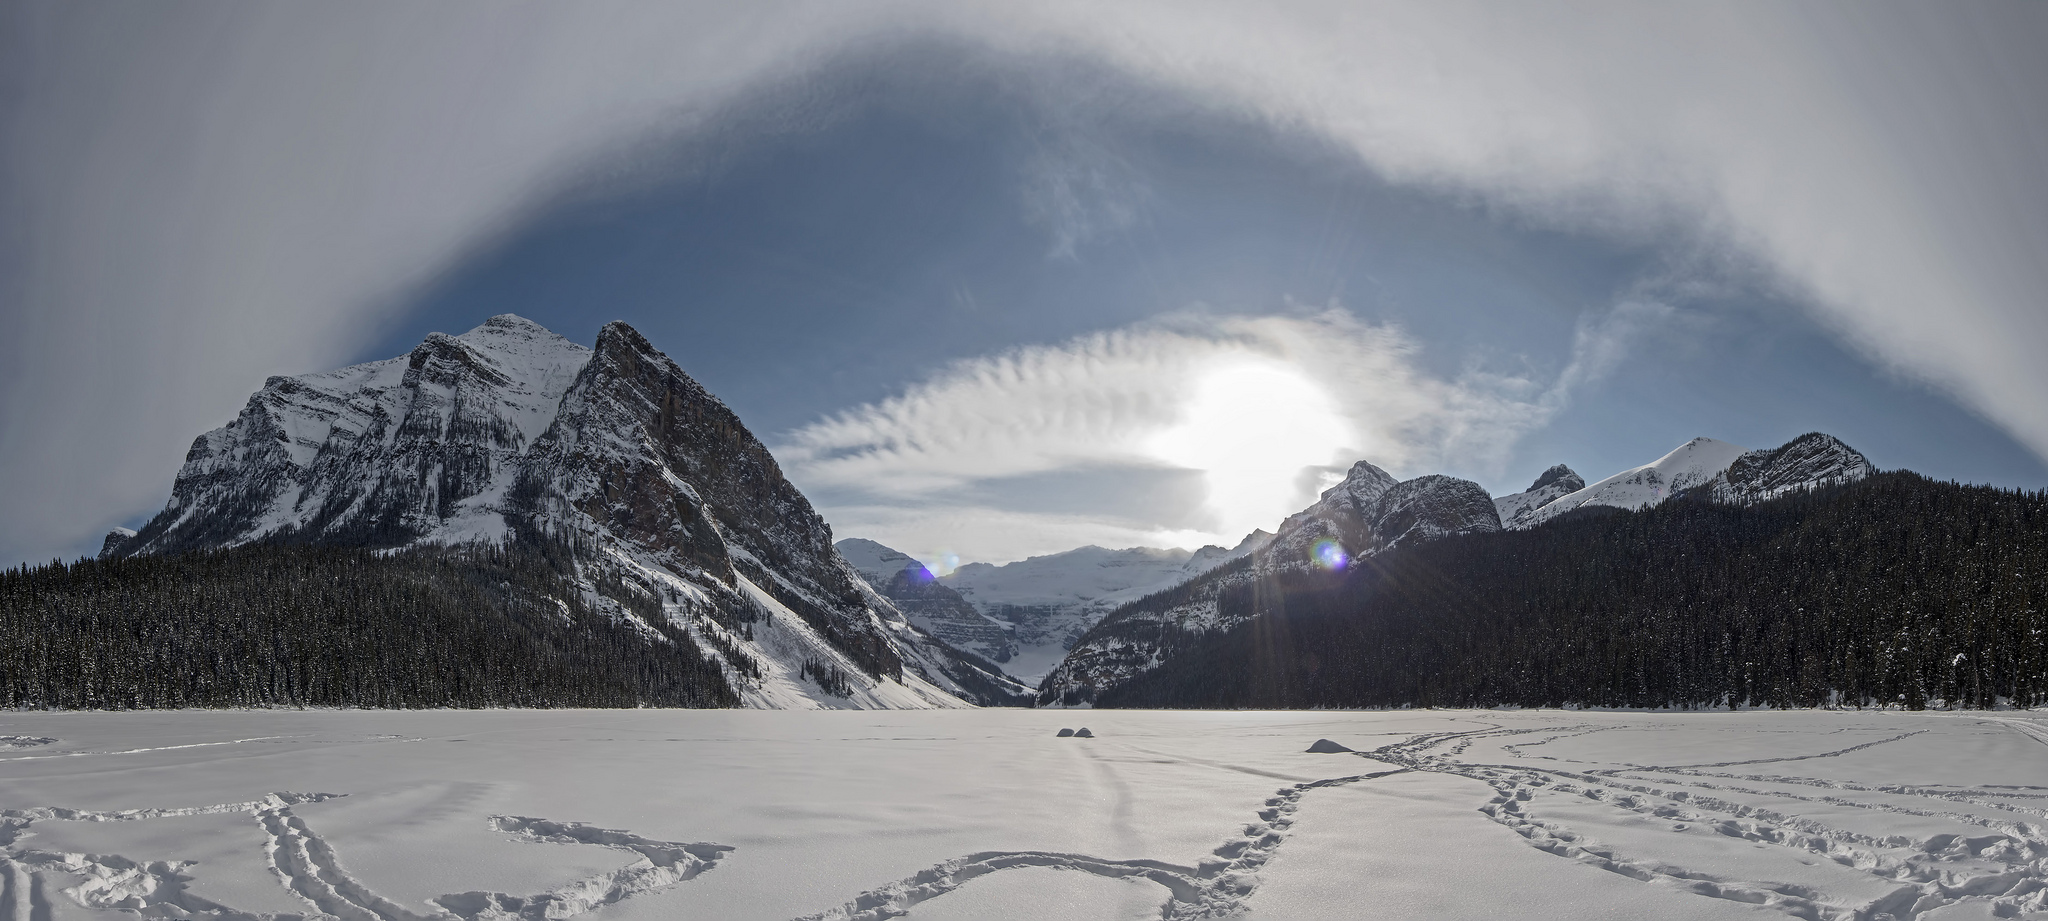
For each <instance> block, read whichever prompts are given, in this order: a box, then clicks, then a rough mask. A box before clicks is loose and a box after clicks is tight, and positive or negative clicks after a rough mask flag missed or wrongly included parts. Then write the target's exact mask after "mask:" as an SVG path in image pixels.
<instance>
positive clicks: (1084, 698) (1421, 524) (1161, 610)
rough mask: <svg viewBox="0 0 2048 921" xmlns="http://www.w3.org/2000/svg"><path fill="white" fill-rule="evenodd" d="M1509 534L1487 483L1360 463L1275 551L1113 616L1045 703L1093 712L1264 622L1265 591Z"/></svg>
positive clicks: (1285, 530) (1078, 648) (1043, 694)
mask: <svg viewBox="0 0 2048 921" xmlns="http://www.w3.org/2000/svg"><path fill="white" fill-rule="evenodd" d="M1500 529H1501V525H1500V516H1499V513H1498V512H1497V511H1496V510H1495V508H1494V502H1493V500H1492V499H1491V498H1489V497H1488V496H1487V495H1486V491H1485V490H1484V489H1482V488H1480V486H1479V484H1477V483H1474V482H1471V481H1469V480H1461V479H1457V478H1454V477H1448V476H1437V475H1431V476H1422V477H1416V478H1415V479H1412V480H1403V481H1396V480H1395V479H1394V478H1393V477H1392V476H1390V475H1389V474H1388V473H1387V472H1386V471H1384V470H1381V469H1380V468H1378V467H1375V466H1373V465H1372V464H1370V463H1367V462H1365V461H1359V462H1358V463H1357V464H1355V465H1353V466H1352V468H1351V470H1350V472H1349V473H1348V474H1347V475H1346V476H1345V478H1344V480H1343V482H1340V483H1338V484H1337V485H1335V486H1332V487H1330V488H1329V489H1327V490H1324V491H1323V494H1322V496H1321V497H1320V498H1319V499H1318V500H1317V501H1316V503H1315V504H1314V505H1311V506H1309V507H1308V508H1306V509H1303V510H1301V511H1300V512H1297V513H1295V514H1294V515H1292V516H1289V517H1288V519H1287V520H1286V521H1284V522H1282V523H1281V525H1280V528H1279V530H1278V531H1277V532H1276V533H1275V534H1274V536H1273V538H1272V539H1271V540H1270V541H1268V542H1266V545H1265V546H1263V547H1260V548H1258V549H1257V550H1255V551H1254V552H1252V553H1249V554H1246V555H1243V556H1240V557H1238V558H1237V559H1234V560H1232V561H1229V562H1227V563H1225V564H1224V565H1220V566H1218V567H1216V568H1214V569H1212V570H1210V571H1209V572H1207V573H1204V574H1203V575H1201V576H1199V577H1197V578H1195V579H1192V580H1189V581H1187V582H1185V583H1182V584H1180V585H1177V586H1174V587H1171V588H1169V589H1167V590H1164V591H1158V592H1154V593H1151V594H1149V595H1147V596H1145V597H1142V598H1138V599H1136V600H1134V601H1132V602H1130V603H1127V604H1125V605H1123V606H1121V607H1119V608H1117V609H1116V610H1115V611H1113V612H1111V613H1109V614H1108V615H1107V616H1105V617H1104V618H1103V619H1102V621H1101V622H1100V623H1098V624H1096V625H1095V626H1094V627H1093V628H1092V629H1090V630H1089V631H1088V632H1087V633H1086V634H1085V635H1084V636H1083V637H1082V638H1081V640H1080V642H1079V643H1077V644H1076V645H1075V646H1074V648H1073V650H1072V651H1071V652H1069V653H1068V654H1067V657H1066V658H1065V659H1064V660H1062V661H1061V662H1060V663H1059V665H1058V667H1057V668H1054V669H1053V670H1052V671H1051V672H1050V673H1048V674H1047V675H1046V677H1045V678H1044V680H1043V681H1041V682H1040V684H1039V689H1038V702H1039V704H1040V705H1059V704H1069V705H1071V704H1085V703H1086V702H1088V701H1089V700H1091V699H1093V697H1094V694H1095V692H1096V691H1098V690H1100V689H1102V688H1106V687H1109V686H1111V685H1113V684H1117V683H1120V682H1123V681H1126V680H1129V679H1130V678H1131V677H1132V676H1134V675H1137V674H1140V673H1142V672H1145V671H1148V670H1150V669H1153V668H1156V667H1158V665H1159V664H1160V663H1161V662H1163V661H1165V660H1166V659H1167V658H1169V657H1171V656H1172V655H1173V654H1174V653H1175V652H1176V651H1177V650H1178V649H1180V648H1182V647H1184V646H1185V645H1186V644H1187V643H1188V641H1189V639H1190V638H1191V637H1195V636H1199V635H1201V634H1204V633H1208V632H1211V631H1219V630H1228V629H1230V628H1231V627H1234V626H1236V625H1237V624H1239V623H1242V622H1244V621H1246V620H1249V619H1251V618H1254V617H1257V616H1259V614H1261V613H1262V612H1263V611H1264V608H1263V607H1262V606H1261V603H1262V597H1261V596H1262V595H1271V596H1272V597H1277V596H1278V593H1277V592H1274V593H1262V592H1260V591H1258V590H1257V589H1258V587H1259V586H1260V585H1270V584H1273V583H1274V581H1275V580H1279V579H1293V580H1299V579H1303V578H1312V577H1313V575H1314V574H1315V573H1316V572H1317V571H1318V570H1334V569H1343V568H1345V567H1347V566H1349V565H1352V564H1354V563H1355V562H1356V561H1358V560H1361V559H1364V558H1367V557H1370V556H1372V555H1374V554H1378V553H1382V552H1384V551H1386V550H1388V549H1391V548H1393V547H1396V546H1401V545H1404V544H1413V543H1421V542H1426V541H1431V540H1437V539H1441V538H1444V537H1450V536H1454V535H1460V534H1484V533H1490V532H1495V531H1499V530H1500Z"/></svg>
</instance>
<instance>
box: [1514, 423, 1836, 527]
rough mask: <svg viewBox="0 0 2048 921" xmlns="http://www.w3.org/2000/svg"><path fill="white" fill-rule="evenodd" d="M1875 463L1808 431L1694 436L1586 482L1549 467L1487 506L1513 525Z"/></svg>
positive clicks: (1818, 483)
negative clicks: (1755, 447)
mask: <svg viewBox="0 0 2048 921" xmlns="http://www.w3.org/2000/svg"><path fill="white" fill-rule="evenodd" d="M1875 469H1876V468H1874V467H1872V466H1871V465H1870V461H1869V459H1868V458H1865V457H1864V456H1863V454H1862V453H1861V452H1858V451H1857V450H1856V449H1855V448H1851V447H1849V446H1848V445H1846V444H1844V443H1842V440H1841V439H1839V438H1836V437H1834V436H1833V435H1826V434H1822V433H1820V432H1808V433H1807V434H1804V435H1801V436H1799V437H1797V438H1794V439H1792V440H1791V441H1788V442H1786V443H1785V444H1783V445H1780V446H1779V447H1777V448H1774V449H1769V450H1763V451H1748V450H1745V449H1743V448H1741V447H1738V446H1736V445H1732V444H1729V443H1728V442H1725V441H1716V440H1714V439H1712V438H1695V439H1693V440H1691V441H1688V442H1686V443H1685V444H1682V445H1679V446H1678V447H1677V448H1676V449H1674V450H1673V451H1671V453H1669V454H1666V455H1664V456H1663V457H1660V458H1658V459H1656V460H1654V461H1651V462H1650V463H1647V464H1644V465H1642V466H1640V467H1632V468H1630V469H1627V470H1623V471H1622V472H1620V473H1617V474H1615V475H1613V476H1610V477H1608V478H1606V479H1604V480H1601V481H1599V482H1597V483H1594V484H1592V485H1591V486H1587V485H1585V484H1584V481H1583V480H1580V479H1579V476H1578V474H1576V473H1573V472H1572V471H1571V469H1570V468H1568V467H1565V466H1563V465H1559V466H1556V467H1552V468H1550V469H1549V470H1547V471H1545V472H1544V474H1543V476H1541V477H1539V478H1537V480H1536V482H1535V484H1533V485H1532V486H1530V488H1529V489H1528V491H1526V492H1520V493H1516V494H1514V495H1509V496H1501V497H1500V498H1498V499H1495V500H1494V505H1495V507H1496V509H1497V510H1498V511H1499V514H1500V517H1501V524H1502V526H1503V527H1505V528H1508V529H1509V530H1520V529H1523V528H1533V527H1535V526H1537V525H1539V524H1542V523H1544V522H1546V521H1551V520H1553V519H1555V518H1557V517H1558V516H1559V515H1563V514H1565V513H1567V512H1572V511H1577V510H1579V509H1582V508H1616V509H1624V510H1634V509H1640V508H1647V507H1649V506H1652V505H1656V504H1658V503H1660V502H1663V501H1665V500H1667V499H1670V498H1671V497H1673V496H1676V495H1681V494H1686V493H1699V494H1703V495H1706V496H1707V497H1709V498H1711V499H1713V500H1714V501H1716V502H1729V503H1734V504H1738V505H1750V504H1754V503H1757V502H1763V501H1767V500H1770V499H1775V498H1777V497H1779V496H1784V495H1789V494H1792V493H1795V492H1800V491H1802V490H1808V489H1817V488H1820V487H1822V486H1831V485H1839V484H1842V483H1853V482H1855V481H1857V480H1860V479H1863V478H1864V477H1867V476H1869V475H1870V474H1872V473H1874V472H1875ZM1573 484H1576V485H1573ZM1564 487H1571V488H1570V489H1565V488H1564Z"/></svg>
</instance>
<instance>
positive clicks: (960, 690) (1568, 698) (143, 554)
mask: <svg viewBox="0 0 2048 921" xmlns="http://www.w3.org/2000/svg"><path fill="white" fill-rule="evenodd" d="M835 536H836V535H834V534H833V532H832V529H831V528H830V526H829V525H828V524H827V523H826V522H825V521H824V519H823V518H822V517H820V515H819V514H818V513H817V511H816V510H815V509H813V508H812V506H811V504H810V503H809V501H808V500H807V499H806V498H805V497H804V496H803V494H802V493H801V492H800V491H799V490H798V489H797V488H796V487H795V486H794V485H792V484H791V483H790V482H789V480H788V479H787V478H786V477H784V475H783V473H782V470H781V468H780V467H779V466H778V464H777V463H776V460H775V458H774V457H773V456H772V455H771V454H770V452H769V450H768V449H767V447H766V446H765V445H763V444H762V442H761V441H760V440H759V439H757V438H756V437H755V436H754V435H753V434H752V433H751V432H750V431H748V429H747V427H746V426H745V424H744V423H743V422H742V421H741V420H740V419H739V418H738V416H737V415H735V414H734V413H733V412H732V411H731V410H730V409H729V408H728V407H727V406H726V405H725V404H724V403H723V402H721V401H720V400H719V399H718V398H717V397H715V396H713V395H712V394H711V393H710V392H709V391H707V390H705V388H704V387H703V386H702V385H700V384H699V383H697V382H696V381H695V380H694V379H692V378H691V377H690V376H689V375H688V374H687V373H685V372H684V371H683V369H682V368H680V367H678V366H677V365H676V363H675V362H674V361H672V360H670V359H669V358H668V357H667V356H666V355H664V354H662V352H661V351H660V350H659V349H657V348H656V347H655V346H654V345H653V344H652V343H650V342H648V341H647V340H646V339H645V338H644V337H642V336H641V335H640V334H639V333H638V332H636V331H635V330H633V329H632V328H631V327H629V326H627V325H625V324H623V323H613V324H610V325H608V326H606V327H604V328H603V329H602V330H601V331H599V333H598V335H597V337H596V341H595V345H594V346H593V347H589V348H586V347H584V346H582V345H579V344H577V343H575V342H572V341H570V340H568V339H566V338H564V337H562V336H560V335H557V334H556V333H554V332H552V331H550V330H547V329H544V328H542V327H540V326H538V325H537V324H534V323H532V322H530V321H528V320H525V319H523V318H520V317H517V316H512V315H503V316H497V317H493V318H491V319H490V320H488V321H486V322H485V323H484V324H483V325H481V326H478V327H477V328H476V329H473V330H470V331H469V332H466V333H463V334H461V335H459V336H449V335H443V334H439V333H436V334H433V335H430V336H428V337H427V339H426V340H425V341H423V342H421V343H420V345H419V346H418V347H416V348H414V349H413V350H412V351H411V352H410V353H408V354H406V355H403V356H399V357H396V358H392V359H388V360H384V361H376V362H370V363H367V364H362V365H355V366H352V367H348V368H343V369H340V370H337V371H331V372H325V373H317V374H304V375H298V376H292V377H275V378H271V379H270V380H269V381H268V382H267V383H266V384H265V385H264V387H263V389H262V390H260V391H258V392H257V393H256V394H254V395H253V396H251V397H250V399H249V401H248V404H247V405H246V407H245V408H244V409H243V410H242V412H241V414H240V415H239V416H238V417H237V418H236V419H234V420H233V421H232V422H230V423H228V424H227V425H225V426H222V427H221V428H218V429H215V430H213V431H210V432H207V433H205V434H202V435H200V436H199V437H198V438H197V439H196V440H195V441H194V442H193V444H192V448H191V451H190V452H189V453H188V455H187V457H186V460H185V463H184V465H183V467H182V468H181V469H180V470H179V471H177V475H176V477H175V479H174V481H173V485H172V490H171V497H170V499H169V501H168V502H167V503H166V504H165V506H164V508H163V510H162V511H161V512H159V513H158V514H157V515H156V516H154V517H153V518H151V519H150V520H149V521H148V522H147V523H146V524H145V525H144V526H143V527H141V528H140V529H139V530H136V531H127V530H125V529H124V530H117V531H115V532H114V533H112V534H109V535H108V536H107V540H106V544H105V549H104V551H103V552H102V553H101V554H100V558H99V559H98V560H85V561H80V562H78V563H76V564H71V565H66V564H62V563H59V564H55V565H52V566H46V567H36V568H29V567H22V568H19V569H17V570H14V571H11V572H9V573H7V574H5V575H4V576H0V616H4V617H5V618H7V620H8V623H6V624H5V625H0V626H5V627H6V630H5V631H4V633H0V636H4V637H5V639H4V641H0V664H4V665H5V668H4V670H0V697H4V699H5V702H6V703H7V704H8V705H9V706H16V707H20V706H35V707H40V706H55V707H82V708H126V707H185V706H269V705H340V706H404V707H417V706H507V705H510V706H635V705H660V706H692V707H703V706H713V707H718V706H741V707H751V708H766V709H786V708H817V707H824V708H855V709H865V708H931V707H940V708H945V707H970V706H992V705H1002V706H1029V705H1037V706H1064V707H1073V706H1152V707H1158V706H1164V707H1175V706H1197V707H1246V706H1271V707H1298V706H1310V707H1348V706H1412V705H1456V706H1499V705H1521V706H1574V705H1577V706H1586V705H1593V706H1629V707H1680V708H1699V707H1708V708H1715V707H1719V708H1727V707H1743V706H1813V705H1820V704H1837V705H1899V706H1908V707H1922V706H1930V705H1932V706H1976V707H1989V706H2005V705H2031V704H2032V703H2035V702H2038V701H2042V700H2044V699H2048V641H2044V629H2048V499H2044V497H2043V495H2041V494H2039V493H2032V494H2029V493H2022V492H2015V491H2010V490H1999V489H1994V488H1990V487H1969V486H1961V485H1957V484H1952V483H1939V482H1934V481H1930V480H1927V479H1925V478H1923V477H1919V476H1917V475H1914V474H1912V473H1910V472H1905V471H1880V470H1878V469H1877V468H1876V467H1875V466H1873V465H1872V464H1871V463H1870V461H1869V460H1868V459H1867V458H1865V457H1864V456H1863V455H1862V454H1861V453H1859V452H1857V451H1856V450H1855V449H1854V448H1852V447H1850V446H1848V445H1846V444H1844V443H1843V442H1841V441H1840V440H1839V439H1836V438H1833V437H1831V436H1829V435H1825V434H1821V433H1809V434H1806V435H1801V436H1799V437H1797V438H1794V439H1792V440H1791V441H1788V442H1787V443H1785V444H1783V445H1781V446H1778V447H1775V448H1768V449H1763V450H1748V449H1745V448H1742V447H1739V446H1736V445H1732V444H1729V443H1726V442H1722V441H1717V440H1714V439H1711V438H1696V439H1693V440H1692V441H1690V442H1687V443H1686V444H1683V445H1680V446H1678V447H1677V448H1675V449H1674V450H1672V451H1671V452H1669V453H1668V454H1666V455H1664V456H1663V457H1660V458H1657V459H1655V460H1652V461H1651V462H1649V463H1646V464H1644V465H1642V466H1639V467H1635V468H1631V469H1629V470H1624V471H1621V472H1619V473H1615V474H1613V475H1610V476H1607V477H1605V478H1603V479H1599V480H1596V481H1593V482H1590V483H1589V482H1587V481H1586V480H1585V478H1584V477H1582V476H1581V475H1580V474H1579V473H1577V472H1575V471H1573V470H1571V469H1569V468H1566V467H1563V466H1557V467H1553V468H1551V469H1549V470H1547V471H1545V472H1544V473H1543V474H1542V475H1541V476H1540V477H1538V478H1537V479H1536V481H1535V482H1533V483H1532V484H1530V487H1529V488H1528V489H1527V490H1525V491H1523V492H1519V493H1515V494H1512V495H1505V496H1498V497H1495V496H1489V495H1488V494H1487V493H1486V491H1485V490H1483V489H1482V488H1481V487H1480V486H1479V485H1478V484H1476V483H1473V482H1471V481H1468V480H1462V479H1458V478H1454V477H1448V476H1441V475H1424V476H1419V477H1414V478H1410V479H1406V480H1397V479H1396V478H1394V477H1393V476H1391V475H1389V474H1388V473H1387V472H1386V471H1385V470H1382V469H1381V468H1379V467H1377V466H1375V465H1374V464H1372V463H1371V462H1370V461H1369V460H1360V461H1358V462H1357V463H1356V464H1354V465H1353V466H1352V467H1351V468H1350V470H1349V472H1348V473H1347V475H1346V476H1344V477H1343V479H1342V480H1341V482H1338V483H1336V484H1335V485H1333V486H1331V487H1330V488H1329V489H1327V490H1325V491H1324V492H1323V493H1322V495H1321V497H1320V498H1319V499H1318V500H1317V501H1316V502H1315V503H1314V504H1312V505H1310V506H1309V507H1307V508H1305V509H1302V510H1301V511H1299V512H1297V513H1295V514H1294V515H1291V516H1289V517H1287V518H1286V519H1285V520H1282V521H1279V522H1275V524H1274V527H1273V529H1272V530H1271V531H1270V532H1269V531H1266V530H1263V529H1262V530H1256V531H1254V532H1252V533H1250V534H1247V535H1245V537H1244V538H1243V539H1242V540H1241V541H1239V542H1238V543H1237V544H1236V545H1235V546H1232V547H1228V548H1225V547H1216V546H1212V547H1204V548H1201V549H1199V550H1194V551H1188V550H1175V549H1153V548H1130V549H1121V550H1112V549H1105V548H1100V547H1083V548H1079V549H1076V550H1072V551H1068V552H1065V553H1060V554H1053V555H1049V556H1041V557H1034V558H1031V559H1028V560H1023V561H1019V562H1014V563H1008V564H1004V565H1000V566H998V565H990V564H985V563H970V564H968V565H966V566H962V567H960V568H958V569H957V570H955V571H952V572H948V573H944V574H934V573H932V572H931V571H929V570H928V569H927V568H926V567H925V566H923V565H922V564H920V563H919V562H917V561H916V560H913V559H911V558H910V557H908V556H906V555H905V554H903V553H900V552H897V551H896V550H893V549H891V548H889V547H887V546H884V545H882V544H879V543H876V542H874V541H870V540H864V539H861V538H859V537H857V536H854V537H845V538H843V539H838V540H835Z"/></svg>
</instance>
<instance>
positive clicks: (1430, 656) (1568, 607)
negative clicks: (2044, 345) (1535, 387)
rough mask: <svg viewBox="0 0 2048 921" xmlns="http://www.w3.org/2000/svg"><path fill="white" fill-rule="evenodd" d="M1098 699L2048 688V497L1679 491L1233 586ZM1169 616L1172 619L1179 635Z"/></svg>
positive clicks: (1692, 702)
mask: <svg viewBox="0 0 2048 921" xmlns="http://www.w3.org/2000/svg"><path fill="white" fill-rule="evenodd" d="M1219 602H1220V603H1221V604H1222V605H1223V606H1224V609H1225V611H1226V612H1228V613H1237V614H1251V613H1254V612H1257V613H1259V614H1260V616H1258V617H1255V618H1254V619H1252V620H1249V621H1247V622H1245V623H1242V624H1239V625H1237V626H1236V627H1235V628H1233V629H1230V630H1228V631H1223V632H1217V633H1209V634H1203V633H1197V632H1189V633H1187V634H1186V635H1179V636H1174V637H1169V638H1167V639H1170V640H1171V641H1172V642H1171V644H1170V645H1173V646H1174V647H1176V652H1177V654H1176V655H1174V656H1173V657H1172V658H1169V659H1168V660H1166V661H1165V662H1164V663H1163V664H1162V665H1160V666H1159V667H1158V668H1156V669H1154V670H1152V671H1150V672H1148V673H1145V674H1143V675H1141V676H1139V677H1137V678H1135V679H1133V680H1130V681H1128V682H1126V683H1124V684H1122V685H1118V686H1115V687H1111V688H1107V689H1103V690H1101V691H1100V692H1099V693H1098V694H1097V696H1096V700H1095V703H1096V705H1097V706H1109V707H1115V706H1122V707H1288V708H1294V707H1400V706H1461V707H1462V706H1477V707H1489V706H1503V705H1515V706H1546V707H1558V706H1598V707H1679V708H1706V707H1729V706H1736V707H1740V706H1775V707H1809V706H1819V705H1843V706H1871V705H1886V706H1903V707H1909V708H1919V707H1926V706H1956V707H1992V706H1997V705H1999V704H2002V703H2009V704H2011V705H2013V706H2040V705H2044V704H2048V493H2044V492H2038V491H2037V492H2025V491H2015V490H2004V489H1996V488H1991V487H1983V486H1961V485H1957V484H1954V483H1944V482H1937V481H1934V480H1930V479H1928V478H1925V477H1922V476H1919V475H1917V474H1913V473H1910V472H1904V471H1900V472H1891V473H1882V474H1878V475H1875V476H1872V477H1870V478H1868V479H1865V480H1863V481H1861V482H1858V483H1854V484H1850V485H1846V486H1836V487H1830V488H1825V489H1821V490H1817V491H1813V492H1810V493H1804V494H1799V495H1794V496H1788V497H1785V498H1782V499H1777V500H1773V501H1770V502H1765V503H1760V504H1757V505H1752V506H1746V507H1745V506H1736V505H1726V504H1718V503H1714V502H1711V501H1708V500H1706V499H1704V498H1697V497H1680V498H1674V499H1672V500H1670V501H1667V502H1665V503H1663V504H1661V505H1658V506H1655V507H1653V508H1649V509H1645V510H1642V511H1638V512H1621V511H1618V510H1606V511H1605V512H1604V513H1603V512H1595V511H1592V510H1588V511H1587V512H1583V513H1573V514H1571V515H1567V516H1563V517H1562V518H1560V519H1559V520H1557V521H1554V522H1552V523H1549V524H1546V525H1544V526H1541V527H1538V528H1534V529H1531V530H1528V531H1510V532H1503V533H1498V534H1482V535H1471V536H1465V537H1456V538H1449V539H1444V540H1439V541H1435V542H1432V543H1428V544H1422V545H1419V546H1414V547H1401V548H1398V549H1396V550H1393V551H1390V552H1387V553H1383V554H1380V555H1377V556H1374V557H1371V558H1368V559H1367V560H1364V561H1362V562H1361V563H1359V564H1358V565H1356V566H1354V567H1353V568H1352V569H1351V570H1350V571H1348V572H1345V573H1342V574H1309V575H1296V576H1293V577H1289V578H1285V579H1281V580H1270V579H1269V580H1256V581H1250V582H1246V583H1245V584H1240V585H1236V586H1232V587H1229V588H1227V589H1225V590H1224V591H1223V592H1222V594H1221V596H1220V597H1219ZM1167 629H1168V630H1169V631H1171V630H1172V628H1171V627H1169V628H1167Z"/></svg>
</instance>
